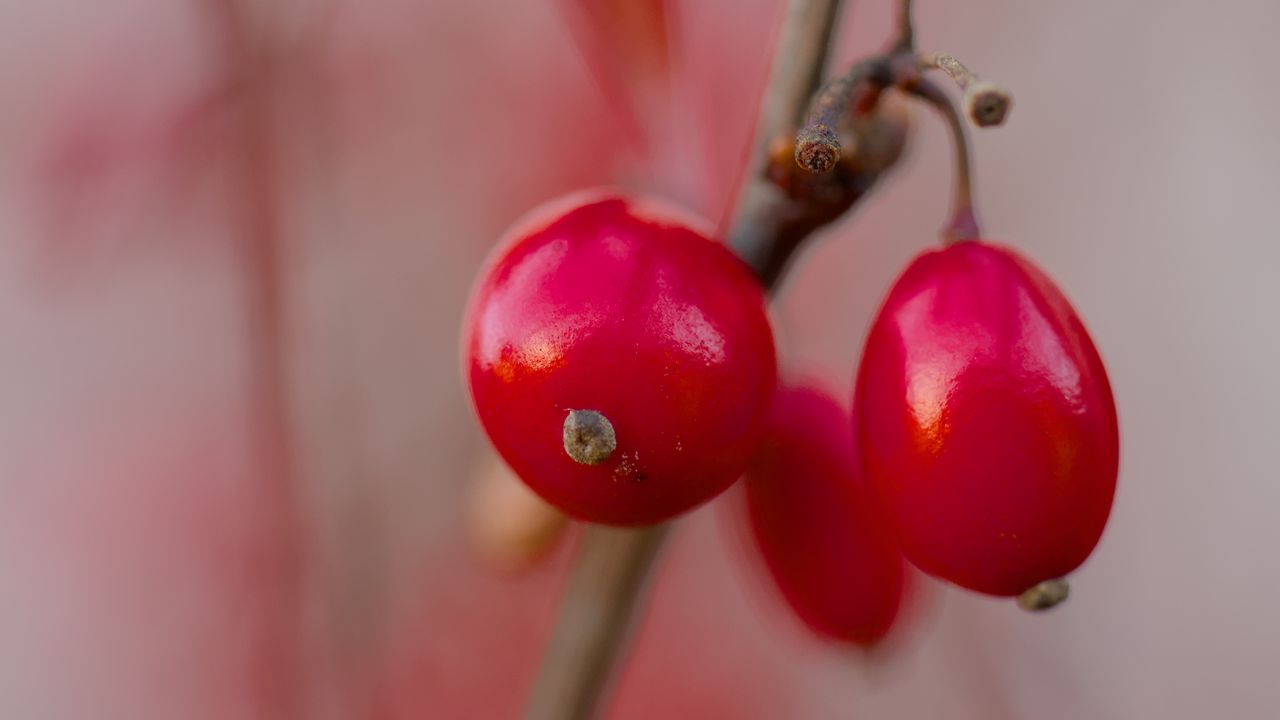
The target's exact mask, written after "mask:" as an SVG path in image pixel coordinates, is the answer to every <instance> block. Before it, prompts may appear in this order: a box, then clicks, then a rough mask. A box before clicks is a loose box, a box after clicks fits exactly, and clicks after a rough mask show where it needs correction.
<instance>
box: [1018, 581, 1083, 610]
mask: <svg viewBox="0 0 1280 720" xmlns="http://www.w3.org/2000/svg"><path fill="white" fill-rule="evenodd" d="M1070 594H1071V586H1070V585H1068V584H1067V581H1066V578H1058V579H1056V580H1045V581H1044V582H1042V583H1040V584H1039V585H1036V586H1035V587H1033V588H1031V589H1030V590H1028V591H1026V592H1024V593H1022V594H1021V595H1019V596H1018V607H1020V608H1022V609H1023V610H1029V611H1031V612H1040V611H1041V610H1048V609H1049V608H1051V607H1056V606H1058V605H1060V604H1062V602H1063V601H1064V600H1066V599H1067V596H1068V595H1070Z"/></svg>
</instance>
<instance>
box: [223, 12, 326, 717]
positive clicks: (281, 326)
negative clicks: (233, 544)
mask: <svg viewBox="0 0 1280 720" xmlns="http://www.w3.org/2000/svg"><path fill="white" fill-rule="evenodd" d="M209 10H210V11H211V13H212V15H213V19H214V21H215V22H216V23H217V25H218V26H219V29H220V32H221V33H222V38H221V39H222V41H223V42H224V44H225V49H226V53H227V63H228V81H229V83H230V84H231V86H232V87H234V88H236V89H237V91H238V92H239V93H240V100H241V102H242V106H241V108H240V109H241V113H242V115H241V117H242V118H243V121H242V123H241V125H240V128H239V130H240V135H239V136H238V137H237V140H238V142H239V143H240V149H241V151H242V155H241V157H240V158H239V160H240V162H241V173H242V175H241V177H240V182H239V183H238V187H239V189H240V190H241V191H242V192H243V199H242V202H243V207H242V210H243V212H244V213H245V223H246V227H245V234H244V236H243V237H242V238H240V239H239V242H238V243H237V245H236V247H237V249H238V250H239V252H240V260H241V262H242V264H243V268H244V271H245V278H244V282H245V293H246V296H247V297H246V309H247V311H248V316H247V324H248V345H249V353H250V358H249V362H250V388H249V397H250V402H251V404H252V405H251V410H250V412H251V418H250V423H251V425H250V427H251V428H252V429H251V433H250V434H251V436H252V437H253V438H254V440H255V441H256V442H257V443H258V457H259V460H260V462H261V466H260V470H261V472H262V474H263V483H262V492H263V495H264V498H263V499H264V501H265V502H264V504H263V508H262V509H263V510H264V512H265V516H266V517H268V518H269V521H268V522H266V523H265V525H266V527H267V528H268V529H269V531H270V532H271V533H272V535H271V537H270V541H269V544H268V549H267V551H266V553H264V554H265V555H266V557H267V562H265V563H263V564H261V565H258V566H256V567H253V568H251V572H253V573H255V577H254V580H255V581H259V582H260V581H263V580H265V581H266V582H265V588H264V592H266V593H267V596H266V598H265V600H266V602H265V612H264V614H263V617H262V618H261V622H262V627H261V630H260V632H259V634H258V635H257V638H256V641H257V642H258V643H259V645H258V648H257V651H256V653H255V656H254V663H255V665H254V667H253V668H252V672H251V676H252V678H253V681H254V682H255V683H256V684H257V685H256V687H255V693H256V694H257V697H258V702H259V703H260V708H261V710H262V711H263V712H265V713H267V714H269V715H270V716H271V717H273V718H281V720H289V719H290V718H298V717H301V716H302V714H303V708H302V703H303V698H302V687H301V677H300V674H301V650H302V643H301V629H302V628H301V616H302V602H303V599H302V579H303V578H302V572H303V570H302V566H301V563H302V559H303V554H302V553H303V548H302V535H303V518H302V515H301V506H300V504H299V502H298V493H299V486H298V477H297V461H296V457H295V452H294V444H293V437H292V433H291V430H290V422H289V388H288V368H287V364H288V352H287V346H286V337H285V331H286V325H287V317H286V315H287V309H288V303H287V287H286V285H285V280H286V273H285V267H284V265H285V258H284V246H283V242H282V238H281V235H280V226H279V225H280V222H279V221H280V218H279V216H278V214H277V213H278V210H279V197H278V194H277V188H276V175H275V170H276V161H275V156H274V146H273V142H274V141H273V137H272V135H273V132H274V117H273V114H272V111H271V107H272V102H273V97H272V92H273V87H274V86H273V82H274V74H275V72H276V69H277V68H276V67H275V64H274V62H273V59H272V57H271V55H270V53H269V52H268V50H267V48H266V47H265V44H264V42H263V41H262V40H261V38H260V37H258V35H257V33H256V32H255V29H254V28H253V26H252V25H251V22H250V18H249V17H248V16H247V15H248V9H247V7H245V5H244V4H243V3H242V2H239V0H212V2H211V5H210V7H209Z"/></svg>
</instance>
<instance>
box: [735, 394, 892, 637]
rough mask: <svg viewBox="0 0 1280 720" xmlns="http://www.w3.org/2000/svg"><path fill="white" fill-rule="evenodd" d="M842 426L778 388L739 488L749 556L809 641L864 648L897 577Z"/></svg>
mask: <svg viewBox="0 0 1280 720" xmlns="http://www.w3.org/2000/svg"><path fill="white" fill-rule="evenodd" d="M849 422H850V418H849V413H848V411H846V410H845V409H844V408H842V407H840V406H839V405H838V404H837V403H836V402H835V401H834V400H832V399H831V397H830V396H829V395H827V394H826V393H824V392H822V391H821V390H817V389H815V388H812V387H804V386H794V387H781V388H779V389H778V392H777V394H776V396H775V398H774V403H773V409H772V411H771V412H770V417H769V429H768V431H767V434H766V436H765V440H764V443H763V444H762V445H761V448H760V451H759V453H758V454H757V455H756V457H755V458H754V459H753V460H752V462H751V466H750V468H749V469H748V471H747V474H746V476H745V478H744V486H745V495H746V506H747V514H748V517H749V519H750V524H751V530H752V535H753V536H754V537H755V541H756V546H757V547H758V548H759V550H760V554H761V555H762V556H763V558H764V561H765V564H766V566H767V567H768V569H769V573H770V575H772V577H773V580H774V582H775V583H776V585H777V587H778V589H779V590H780V591H781V593H782V596H783V597H784V598H785V599H786V601H787V603H788V604H789V605H790V606H791V607H792V609H793V610H794V611H795V612H796V614H797V615H798V616H799V617H800V619H801V620H803V621H804V623H805V624H806V625H808V626H809V628H810V629H812V630H813V631H814V632H815V633H817V634H818V635H820V636H822V637H825V638H827V639H831V640H836V641H841V642H848V643H853V644H856V645H863V646H870V645H874V644H875V643H877V642H878V641H880V640H881V639H883V638H884V636H885V635H886V634H887V633H888V632H889V629H890V627H891V626H892V625H893V622H894V619H895V618H896V617H897V616H898V611H899V608H900V607H901V605H902V599H903V589H904V583H905V569H906V568H905V561H904V560H903V558H902V553H901V551H900V550H899V549H898V547H897V544H896V543H895V542H894V540H893V538H892V536H891V535H890V533H889V530H888V528H886V527H885V526H884V523H883V522H882V521H881V519H880V517H879V515H880V512H879V507H878V505H877V504H876V498H875V493H874V492H873V491H872V490H871V488H869V487H868V486H867V484H866V481H865V478H864V477H863V473H862V468H861V464H860V462H859V459H858V453H857V446H856V444H855V443H854V439H853V437H852V436H851V435H850V434H849Z"/></svg>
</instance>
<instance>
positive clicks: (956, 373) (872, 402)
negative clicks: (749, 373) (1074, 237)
mask: <svg viewBox="0 0 1280 720" xmlns="http://www.w3.org/2000/svg"><path fill="white" fill-rule="evenodd" d="M855 403H856V408H855V412H856V414H857V421H858V427H859V431H860V432H859V436H860V440H861V447H862V454H863V458H864V460H865V464H866V468H867V471H868V474H869V477H870V479H871V481H872V482H873V483H874V485H875V486H876V488H877V490H878V492H879V494H880V496H881V498H882V500H883V502H884V503H885V508H886V510H887V514H888V517H889V519H890V521H891V522H892V523H893V526H894V528H895V530H896V532H897V534H898V537H899V540H900V541H901V543H902V547H903V551H904V552H905V553H906V555H907V557H908V559H910V560H911V561H912V562H913V563H915V564H916V565H917V566H919V567H920V568H921V569H922V570H924V571H926V572H928V573H931V574H933V575H936V576H938V577H941V578H944V579H946V580H949V581H951V582H954V583H956V584H957V585H960V586H962V587H966V588H969V589H971V590H976V591H978V592H983V593H989V594H992V595H1018V594H1020V593H1022V592H1023V591H1025V590H1027V589H1029V588H1032V587H1033V586H1035V585H1037V584H1038V583H1040V582H1042V581H1045V580H1050V579H1054V578H1058V577H1061V576H1063V575H1066V574H1067V573H1069V572H1071V571H1072V570H1074V569H1076V568H1077V567H1078V566H1079V565H1080V564H1081V563H1082V562H1084V560H1085V559H1086V558H1087V557H1088V556H1089V554H1090V553H1091V552H1092V551H1093V548H1094V546H1095V545H1096V544H1097V542H1098V538H1099V537H1100V536H1101V535H1102V530H1103V526H1104V525H1105V524H1106V522H1107V516H1108V514H1109V512H1110V509H1111V500H1112V496H1113V495H1114V493H1115V484H1116V474H1117V470H1118V465H1119V430H1118V426H1117V421H1116V410H1115V402H1114V400H1113V398H1112V395H1111V387H1110V385H1109V383H1108V381H1107V375H1106V371H1105V370H1104V369H1103V366H1102V361H1101V359H1100V358H1099V357H1098V353H1097V351H1096V350H1095V349H1094V346H1093V342H1092V341H1091V340H1090V339H1089V335H1088V333H1087V332H1086V331H1085V328H1084V326H1083V325H1082V324H1081V322H1080V319H1079V317H1078V316H1077V315H1076V312H1075V310H1074V309H1072V307H1071V305H1070V303H1068V301H1067V299H1066V298H1065V297H1064V296H1063V295H1062V292H1061V291H1060V290H1058V288H1057V287H1056V286H1055V285H1054V284H1053V282H1052V281H1051V280H1050V279H1049V278H1048V277H1046V276H1045V275H1044V274H1043V273H1042V272H1041V271H1040V270H1039V269H1037V268H1036V267H1035V266H1034V265H1032V264H1031V263H1030V262H1029V261H1027V260H1026V259H1024V258H1022V257H1020V256H1019V255H1017V254H1016V253H1014V252H1013V251H1011V250H1008V249H1005V248H1000V247H995V246H992V245H988V244H985V243H981V242H977V241H972V242H962V243H958V244H955V245H952V246H951V247H948V248H945V249H942V250H935V251H931V252H927V253H925V254H923V255H921V256H920V257H918V258H916V260H915V261H914V262H913V263H912V264H911V265H910V267H908V268H907V270H906V272H905V273H903V275H902V277H900V278H899V279H898V281H897V284H896V285H894V287H893V289H892V291H891V292H890V293H889V297H888V299H887V300H886V301H885V304H884V307H883V308H882V309H881V310H880V314H879V317H878V318H877V319H876V321H875V323H874V325H873V327H872V329H871V333H870V335H869V337H868V338H867V343H866V349H865V351H864V355H863V358H862V366H861V369H860V371H859V375H858V384H857V395H856V400H855Z"/></svg>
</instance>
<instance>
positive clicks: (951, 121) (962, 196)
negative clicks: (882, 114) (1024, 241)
mask: <svg viewBox="0 0 1280 720" xmlns="http://www.w3.org/2000/svg"><path fill="white" fill-rule="evenodd" d="M904 84H905V85H906V87H905V89H906V90H907V91H908V92H910V93H911V94H912V95H915V96H916V97H918V98H920V99H922V100H924V101H925V102H927V103H929V104H930V105H932V106H933V107H934V109H936V110H937V111H938V112H939V113H941V114H942V116H943V118H944V119H946V121H947V127H948V129H949V130H950V131H951V144H952V146H953V147H954V148H955V179H954V180H953V183H954V187H953V188H952V201H951V220H950V222H948V223H947V226H946V227H945V228H943V231H942V237H943V240H944V242H946V243H947V244H951V243H956V242H960V241H962V240H976V239H977V238H978V237H979V235H981V230H980V229H979V227H978V217H977V213H976V212H975V211H974V209H973V162H972V159H971V156H970V152H969V133H968V132H967V131H966V130H965V126H964V119H963V118H961V117H960V113H959V111H957V110H956V106H955V104H954V103H952V102H951V98H949V97H947V94H946V93H944V92H942V89H941V88H939V87H938V86H937V85H935V84H933V83H932V82H930V81H929V80H927V79H925V78H918V79H917V80H915V81H914V82H910V83H904Z"/></svg>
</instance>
